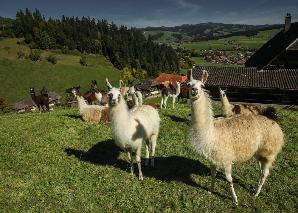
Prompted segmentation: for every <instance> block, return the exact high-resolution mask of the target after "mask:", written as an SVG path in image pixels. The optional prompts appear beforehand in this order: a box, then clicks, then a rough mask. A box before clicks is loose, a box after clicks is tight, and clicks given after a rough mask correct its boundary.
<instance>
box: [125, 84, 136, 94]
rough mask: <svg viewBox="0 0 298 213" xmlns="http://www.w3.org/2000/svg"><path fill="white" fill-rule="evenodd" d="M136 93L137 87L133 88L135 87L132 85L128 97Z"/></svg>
mask: <svg viewBox="0 0 298 213" xmlns="http://www.w3.org/2000/svg"><path fill="white" fill-rule="evenodd" d="M135 92H136V89H135V87H134V86H133V85H131V86H130V87H129V89H128V92H127V93H128V95H133V94H135Z"/></svg>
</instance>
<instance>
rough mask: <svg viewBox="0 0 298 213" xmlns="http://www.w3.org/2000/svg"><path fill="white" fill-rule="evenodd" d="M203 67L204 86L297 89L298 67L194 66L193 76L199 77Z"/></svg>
mask: <svg viewBox="0 0 298 213" xmlns="http://www.w3.org/2000/svg"><path fill="white" fill-rule="evenodd" d="M204 69H205V70H207V72H208V74H209V77H208V80H207V82H206V86H222V87H225V86H226V87H251V88H268V89H269V88H270V89H286V90H298V69H276V70H261V71H258V70H257V69H256V68H247V67H196V68H194V69H193V77H194V78H195V79H201V76H202V70H204Z"/></svg>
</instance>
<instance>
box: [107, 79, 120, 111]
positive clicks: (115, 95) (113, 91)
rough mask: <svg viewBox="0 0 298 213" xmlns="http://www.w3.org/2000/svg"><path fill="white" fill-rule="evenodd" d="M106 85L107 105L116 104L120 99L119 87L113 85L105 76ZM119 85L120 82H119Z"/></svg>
mask: <svg viewBox="0 0 298 213" xmlns="http://www.w3.org/2000/svg"><path fill="white" fill-rule="evenodd" d="M106 83H107V87H108V88H109V92H108V97H109V106H110V107H113V106H116V105H117V104H118V103H119V102H120V100H121V92H120V89H121V88H115V87H113V86H112V85H111V84H110V82H109V80H108V79H107V78H106ZM120 85H121V84H120Z"/></svg>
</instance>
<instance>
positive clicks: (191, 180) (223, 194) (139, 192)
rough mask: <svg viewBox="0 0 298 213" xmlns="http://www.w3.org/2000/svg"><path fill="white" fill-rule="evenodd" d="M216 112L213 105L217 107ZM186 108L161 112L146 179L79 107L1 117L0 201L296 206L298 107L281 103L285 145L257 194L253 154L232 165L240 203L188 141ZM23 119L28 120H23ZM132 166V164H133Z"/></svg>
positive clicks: (43, 205) (177, 208)
mask: <svg viewBox="0 0 298 213" xmlns="http://www.w3.org/2000/svg"><path fill="white" fill-rule="evenodd" d="M215 106H216V112H217V114H218V105H216V104H215ZM189 113H190V110H189V107H188V106H187V105H184V104H181V103H180V104H178V105H177V107H176V109H175V110H172V109H169V110H167V111H165V110H163V111H161V112H160V116H161V130H160V136H159V139H158V146H157V154H156V167H155V168H146V167H144V168H143V173H144V178H145V179H144V181H143V182H140V181H138V180H137V177H136V176H131V175H130V173H129V163H128V161H127V156H126V155H125V153H123V152H121V150H119V149H118V148H117V147H116V146H115V145H114V143H113V140H112V135H111V127H110V124H99V125H93V124H88V123H83V122H82V121H81V119H80V118H79V116H78V110H77V109H62V108H60V109H59V108H58V109H55V110H54V111H53V112H50V113H42V114H39V113H25V114H8V115H2V116H0V132H1V134H0V141H1V143H0V162H1V167H0V206H1V209H2V211H3V212H25V211H27V212H29V211H30V212H41V211H50V212H66V211H71V212H74V211H75V212H77V211H80V212H295V211H296V210H297V203H298V199H297V168H298V167H297V166H298V165H297V162H298V161H297V151H298V150H297V144H296V142H297V140H298V131H297V130H298V112H297V111H291V110H285V109H279V114H280V116H281V117H282V123H281V126H282V129H283V131H284V133H285V146H284V148H283V150H282V152H281V154H280V155H279V156H278V158H277V160H276V162H275V164H274V167H273V169H272V170H271V174H270V175H269V178H268V179H267V182H266V183H265V185H264V187H263V190H262V192H261V194H260V196H259V197H258V198H257V199H254V198H253V197H252V195H251V194H252V191H253V187H254V186H255V184H256V181H257V176H258V170H257V164H256V161H255V160H251V161H248V162H246V163H242V164H236V165H234V167H233V168H234V169H233V177H234V179H235V190H236V192H237V195H238V199H239V206H238V207H235V206H233V204H232V201H231V194H230V190H229V185H228V183H227V182H226V181H225V179H224V176H223V174H222V173H219V174H218V175H217V180H216V187H215V191H216V192H215V193H214V194H209V193H208V192H207V190H208V188H209V186H210V176H209V175H210V174H209V173H210V171H209V164H208V163H207V162H206V160H205V159H204V158H203V157H200V156H198V155H197V154H196V153H195V152H194V151H193V149H192V147H191V146H190V143H189V141H188V130H189V124H190V117H189ZM24 124H25V125H24ZM135 171H136V168H135Z"/></svg>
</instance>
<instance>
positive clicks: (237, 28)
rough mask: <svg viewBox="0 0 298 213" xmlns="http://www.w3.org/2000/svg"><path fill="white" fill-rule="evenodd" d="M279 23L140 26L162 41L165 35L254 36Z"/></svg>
mask: <svg viewBox="0 0 298 213" xmlns="http://www.w3.org/2000/svg"><path fill="white" fill-rule="evenodd" d="M280 28H282V25H281V24H274V25H245V24H223V23H212V22H208V23H200V24H184V25H180V26H175V27H164V26H162V27H146V28H142V29H141V30H143V31H144V32H145V35H147V36H149V35H151V38H152V39H153V40H155V41H158V42H162V41H163V40H164V38H165V37H168V38H169V37H170V39H167V40H169V41H170V42H177V43H181V42H186V41H204V40H214V39H220V38H227V37H231V36H254V35H257V34H258V33H259V32H260V31H264V30H272V29H280Z"/></svg>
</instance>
